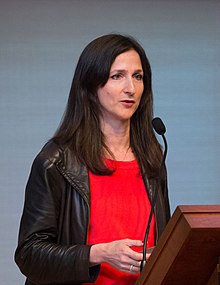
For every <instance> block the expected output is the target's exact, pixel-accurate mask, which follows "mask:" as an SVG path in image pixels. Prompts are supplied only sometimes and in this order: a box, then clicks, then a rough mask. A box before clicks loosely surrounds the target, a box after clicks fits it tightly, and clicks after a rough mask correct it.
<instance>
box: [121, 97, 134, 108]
mask: <svg viewBox="0 0 220 285" xmlns="http://www.w3.org/2000/svg"><path fill="white" fill-rule="evenodd" d="M121 103H122V105H123V106H124V107H126V108H131V107H132V106H133V105H134V103H135V101H134V100H128V99H126V100H122V101H121Z"/></svg>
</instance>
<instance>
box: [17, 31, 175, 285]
mask: <svg viewBox="0 0 220 285" xmlns="http://www.w3.org/2000/svg"><path fill="white" fill-rule="evenodd" d="M152 106H153V98H152V89H151V68H150V64H149V62H148V59H147V57H146V55H145V52H144V50H143V48H142V47H141V46H140V44H139V43H138V42H137V41H136V40H134V39H133V38H131V37H127V36H123V35H118V34H110V35H105V36H102V37H100V38H97V39H95V40H94V41H92V42H91V43H90V44H89V45H88V46H87V47H86V48H85V49H84V51H83V52H82V54H81V56H80V58H79V61H78V64H77V67H76V70H75V74H74V78H73V82H72V86H71V90H70V95H69V99H68V104H67V108H66V112H65V114H64V117H63V120H62V122H61V125H60V126H59V128H58V130H57V132H56V133H55V135H54V137H53V138H52V139H51V140H50V141H49V142H48V143H47V144H46V145H45V146H44V148H43V149H42V150H41V152H40V153H39V155H38V156H37V157H36V159H35V160H34V163H33V166H32V170H31V173H30V177H29V180H28V183H27V187H26V195H25V204H24V210H23V215H22V220H21V225H20V232H19V243H18V247H17V249H16V253H15V260H16V263H17V264H18V266H19V267H20V269H21V271H22V272H23V274H24V275H26V276H27V281H26V284H28V285H31V284H87V283H90V282H95V283H94V284H104V285H107V284H117V285H119V284H126V285H127V284H134V283H135V280H136V279H137V277H138V274H139V272H140V262H141V260H142V258H143V255H142V253H141V251H142V246H143V239H144V233H145V229H146V223H147V219H148V216H149V212H150V209H151V200H152V196H153V195H154V190H155V189H156V188H157V191H158V195H157V201H156V206H155V212H154V213H155V215H154V218H153V221H152V224H151V230H150V234H149V238H148V246H149V247H151V246H154V245H155V243H156V242H157V240H158V238H159V236H160V234H161V232H162V231H163V229H164V227H165V225H166V223H167V221H168V220H169V217H170V209H169V201H168V193H167V183H166V171H165V169H164V171H163V174H164V177H163V179H162V180H161V181H160V185H157V186H156V179H157V176H158V173H159V169H160V165H161V161H162V151H161V148H160V145H159V143H158V142H157V140H156V138H155V135H154V132H153V130H152V125H151V121H152V113H153V111H152V109H153V108H152ZM155 186H156V187H155Z"/></svg>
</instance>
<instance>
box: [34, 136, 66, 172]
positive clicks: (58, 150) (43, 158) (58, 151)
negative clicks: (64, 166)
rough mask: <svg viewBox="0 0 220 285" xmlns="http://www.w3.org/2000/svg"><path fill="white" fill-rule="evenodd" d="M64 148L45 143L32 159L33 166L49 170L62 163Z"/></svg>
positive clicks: (54, 143)
mask: <svg viewBox="0 0 220 285" xmlns="http://www.w3.org/2000/svg"><path fill="white" fill-rule="evenodd" d="M64 150H65V148H64V147H62V146H61V145H59V144H58V143H56V142H54V141H52V140H50V141H49V142H47V143H46V144H45V145H44V146H43V148H42V149H41V150H40V152H39V153H38V154H37V156H36V157H35V159H34V165H35V166H36V167H38V166H39V167H41V168H44V169H45V168H49V167H52V166H54V165H56V164H57V163H60V162H61V161H63V157H64Z"/></svg>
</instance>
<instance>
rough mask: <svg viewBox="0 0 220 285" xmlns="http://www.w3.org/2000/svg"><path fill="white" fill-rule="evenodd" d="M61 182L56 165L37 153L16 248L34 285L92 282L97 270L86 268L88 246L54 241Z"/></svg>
mask: <svg viewBox="0 0 220 285" xmlns="http://www.w3.org/2000/svg"><path fill="white" fill-rule="evenodd" d="M62 184H63V185H62ZM64 184H65V180H64V178H63V177H61V174H60V173H59V172H58V170H57V169H56V166H55V164H54V163H53V162H51V161H49V160H47V159H45V158H44V157H43V156H42V155H39V156H37V158H36V159H35V161H34V163H33V165H32V169H31V173H30V176H29V179H28V182H27V186H26V191H25V202H24V209H23V214H22V218H21V224H20V230H19V240H18V246H17V249H16V251H15V262H16V263H17V265H18V266H19V268H20V270H21V272H22V273H23V274H24V275H25V276H26V277H27V278H28V279H29V280H30V281H31V282H33V283H36V284H71V283H74V282H75V283H77V282H78V283H83V282H94V281H95V279H96V278H97V275H98V272H99V266H94V267H89V254H90V246H89V245H85V244H81V245H79V244H73V245H61V244H58V243H57V237H58V228H59V226H58V221H59V210H60V204H61V202H60V201H61V190H62V189H63V188H62V187H65V186H64ZM75 283H74V284H75Z"/></svg>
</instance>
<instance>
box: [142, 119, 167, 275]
mask: <svg viewBox="0 0 220 285" xmlns="http://www.w3.org/2000/svg"><path fill="white" fill-rule="evenodd" d="M152 125H153V128H154V130H155V132H156V133H157V134H158V135H161V136H162V138H163V142H164V153H163V158H162V162H161V166H160V169H159V174H158V177H157V180H158V183H157V188H156V189H155V193H154V196H153V198H152V202H151V211H150V214H149V218H148V223H147V228H146V232H145V236H144V245H143V259H142V261H141V266H140V270H141V271H142V269H143V268H144V266H145V265H146V262H147V260H146V253H147V240H148V235H149V231H150V225H151V221H152V218H153V213H154V206H155V204H156V200H157V193H158V185H159V182H160V180H161V173H162V169H163V167H164V166H165V160H166V156H167V149H168V147H167V140H166V137H165V135H164V134H165V132H166V127H165V125H164V123H163V122H162V120H161V119H160V118H158V117H156V118H154V119H153V120H152Z"/></svg>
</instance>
